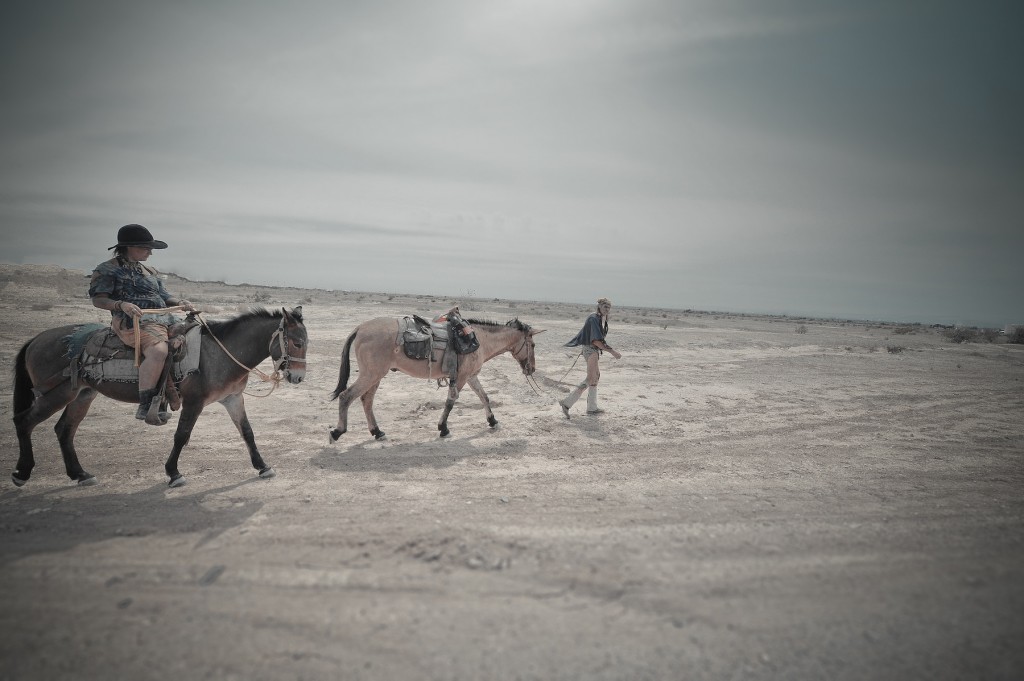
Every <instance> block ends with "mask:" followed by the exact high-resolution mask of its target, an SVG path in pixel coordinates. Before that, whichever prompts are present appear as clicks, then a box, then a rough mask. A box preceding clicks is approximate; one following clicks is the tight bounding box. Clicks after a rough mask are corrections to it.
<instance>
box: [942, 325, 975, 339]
mask: <svg viewBox="0 0 1024 681" xmlns="http://www.w3.org/2000/svg"><path fill="white" fill-rule="evenodd" d="M942 335H944V336H945V337H946V340H948V341H949V342H950V343H973V342H974V341H976V340H977V339H978V331H977V329H971V328H968V327H966V326H956V327H953V328H952V329H946V330H945V331H944V332H943V334H942Z"/></svg>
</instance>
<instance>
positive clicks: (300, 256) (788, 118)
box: [0, 0, 1024, 326]
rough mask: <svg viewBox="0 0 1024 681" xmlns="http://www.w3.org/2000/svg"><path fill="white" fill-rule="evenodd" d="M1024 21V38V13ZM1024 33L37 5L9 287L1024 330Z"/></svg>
mask: <svg viewBox="0 0 1024 681" xmlns="http://www.w3.org/2000/svg"><path fill="white" fill-rule="evenodd" d="M1018 8H1020V9H1018ZM1022 19H1024V5H1022V4H1021V3H1019V2H1001V1H1000V2H989V1H986V0H981V1H979V2H971V3H968V2H949V1H946V0H906V1H901V0H858V1H856V2H854V1H853V0H842V1H838V0H815V1H798V0H557V1H555V0H508V1H496V0H495V1H483V0H438V1H429V0H398V1H389V0H365V1H364V0H323V1H316V0H290V1H289V2H271V1H269V0H197V1H192V0H179V1H176V2H168V1H165V0H161V1H159V2H151V1H149V0H91V1H90V2H79V1H69V0H27V1H26V0H9V1H8V2H5V4H4V19H3V22H0V88H2V89H0V92H2V95H3V96H2V102H3V104H2V106H0V154H2V161H3V162H2V164H0V228H2V230H3V231H2V240H0V261H2V262H7V263H37V264H53V265H60V266H63V267H67V268H79V269H83V270H86V271H88V270H91V269H92V268H93V267H94V266H95V265H96V264H98V263H99V262H101V261H103V260H105V259H107V258H108V257H109V255H110V253H109V252H108V251H107V247H108V246H112V245H113V244H114V243H115V241H116V238H115V237H116V233H117V229H118V227H120V226H121V225H123V224H127V223H141V224H143V225H145V226H146V227H148V228H149V229H150V231H151V232H152V233H153V234H154V236H155V237H156V238H157V239H162V240H164V241H166V242H168V243H169V244H170V247H169V248H168V249H167V250H162V251H157V252H155V254H154V255H153V257H152V258H151V259H150V263H151V264H153V265H155V266H156V267H158V268H159V269H161V270H162V271H165V272H174V273H176V274H180V275H182V276H185V277H188V278H190V279H196V280H209V281H225V282H227V283H232V284H239V283H250V284H265V285H284V286H296V287H303V288H323V289H328V290H346V291H379V292H390V293H413V294H428V295H432V296H447V297H451V298H453V299H457V298H459V297H464V296H475V297H482V298H501V299H512V300H538V301H560V302H579V303H590V302H594V301H595V300H596V299H597V298H598V297H601V296H607V297H609V298H611V299H612V301H613V302H614V303H616V304H619V305H630V306H633V305H636V306H645V307H656V308H675V309H699V310H713V311H728V312H750V313H767V314H788V315H807V316H817V317H836V318H841V319H868V320H884V321H905V322H922V323H943V324H953V323H955V324H972V325H981V326H1003V325H1004V324H1006V323H1011V322H1014V323H1021V322H1024V296H1022V292H1024V285H1022V276H1021V275H1022V267H1021V266H1022V263H1024V123H1022V122H1024V75H1022V74H1024V69H1022V68H1021V65H1022V64H1024V40H1020V39H1019V32H1020V27H1021V26H1022V25H1024V21H1022Z"/></svg>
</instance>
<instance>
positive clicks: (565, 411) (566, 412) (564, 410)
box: [558, 402, 572, 421]
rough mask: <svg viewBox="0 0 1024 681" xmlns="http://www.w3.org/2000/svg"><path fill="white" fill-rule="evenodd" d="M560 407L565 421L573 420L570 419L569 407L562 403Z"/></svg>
mask: <svg viewBox="0 0 1024 681" xmlns="http://www.w3.org/2000/svg"><path fill="white" fill-rule="evenodd" d="M558 406H559V407H561V408H562V414H564V415H565V420H566V421H570V420H572V419H570V418H569V407H567V406H565V405H564V404H562V403H561V402H559V403H558Z"/></svg>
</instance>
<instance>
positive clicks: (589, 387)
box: [558, 298, 622, 418]
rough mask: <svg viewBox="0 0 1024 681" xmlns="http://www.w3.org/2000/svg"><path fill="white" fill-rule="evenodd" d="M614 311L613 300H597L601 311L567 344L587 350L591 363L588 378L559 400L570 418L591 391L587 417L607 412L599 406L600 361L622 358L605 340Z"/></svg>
mask: <svg viewBox="0 0 1024 681" xmlns="http://www.w3.org/2000/svg"><path fill="white" fill-rule="evenodd" d="M611 311H612V301H610V300H608V299H607V298H599V299H598V301H597V312H593V313H591V314H590V316H589V317H587V320H586V321H585V322H584V323H583V328H582V329H580V332H579V333H578V334H576V337H575V338H573V339H572V340H570V341H569V342H568V343H566V344H565V347H567V348H572V347H576V346H580V347H582V348H583V350H582V354H583V358H584V359H585V360H586V361H587V378H586V380H585V381H583V382H581V383H580V384H579V385H578V386H576V388H575V389H574V390H573V391H572V392H571V393H569V395H568V396H567V397H566V398H565V399H564V400H561V401H559V403H558V404H559V406H561V407H562V413H563V414H565V418H569V409H570V408H571V407H572V405H574V404H576V400H578V399H580V397H581V396H582V395H583V391H584V390H586V391H587V414H591V415H593V414H602V413H604V409H601V408H600V407H598V406H597V382H598V380H600V378H601V369H600V366H599V365H598V362H599V361H600V358H601V353H602V352H610V353H611V355H612V357H614V358H615V359H622V355H620V354H619V353H618V352H617V351H616V350H615V349H614V348H613V347H612V346H610V345H608V342H607V341H606V340H605V337H606V336H607V335H608V317H609V315H610V314H611Z"/></svg>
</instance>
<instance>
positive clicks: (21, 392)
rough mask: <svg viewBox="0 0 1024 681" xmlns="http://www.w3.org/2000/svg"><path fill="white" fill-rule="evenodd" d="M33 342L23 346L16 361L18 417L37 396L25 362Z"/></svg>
mask: <svg viewBox="0 0 1024 681" xmlns="http://www.w3.org/2000/svg"><path fill="white" fill-rule="evenodd" d="M31 342H32V341H29V342H28V343H25V344H24V345H23V346H21V350H20V351H19V352H18V356H17V358H15V360H14V415H15V416H17V415H18V414H20V413H21V412H23V411H25V410H26V409H28V408H29V407H31V406H32V403H33V402H34V401H35V399H36V398H35V395H34V394H32V388H33V387H35V386H34V385H33V384H32V378H31V377H30V376H29V375H28V367H27V366H26V362H25V355H27V354H28V346H29V344H30V343H31Z"/></svg>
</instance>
